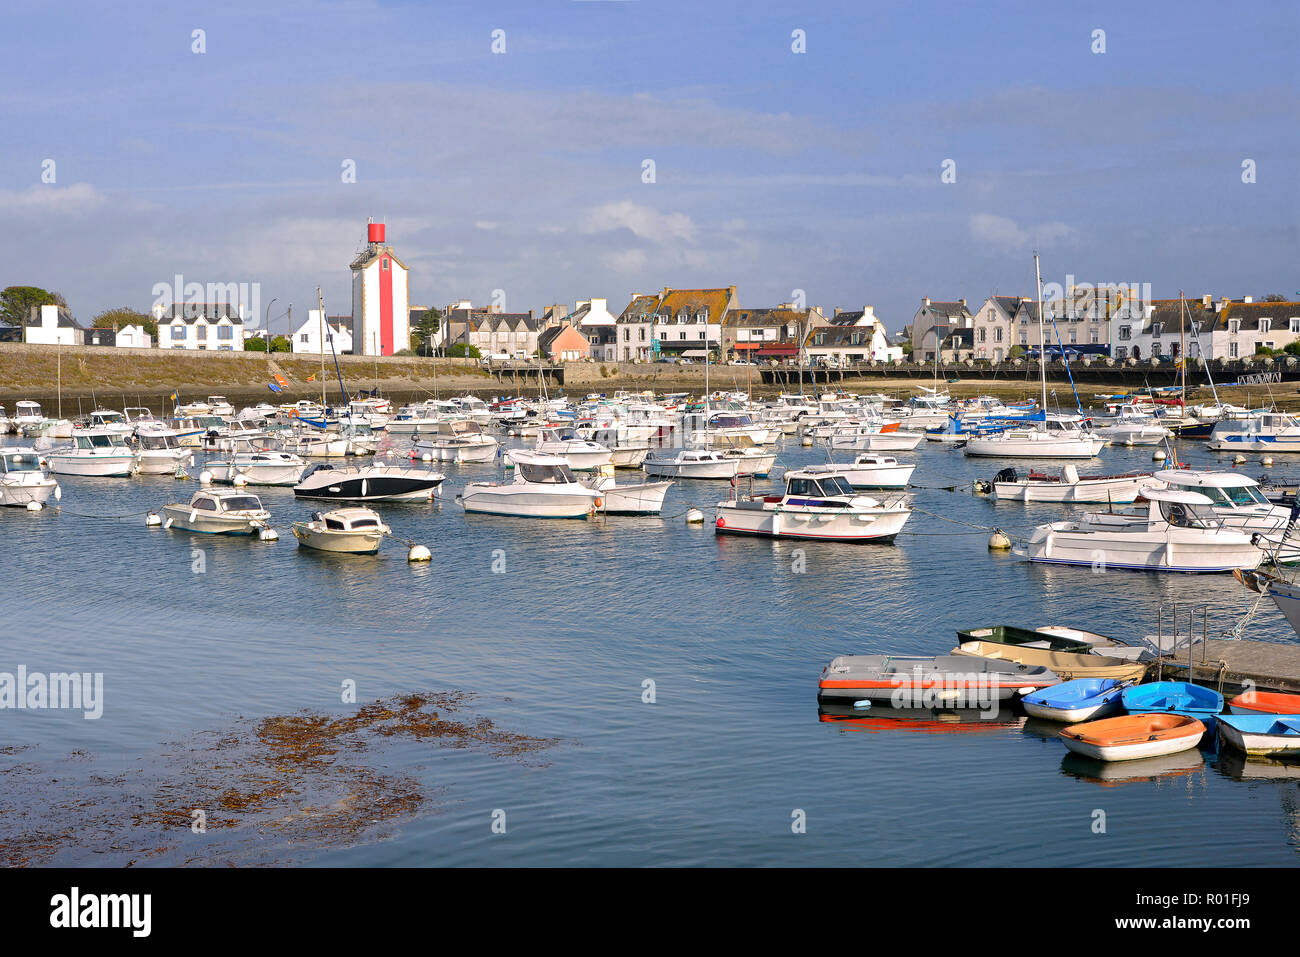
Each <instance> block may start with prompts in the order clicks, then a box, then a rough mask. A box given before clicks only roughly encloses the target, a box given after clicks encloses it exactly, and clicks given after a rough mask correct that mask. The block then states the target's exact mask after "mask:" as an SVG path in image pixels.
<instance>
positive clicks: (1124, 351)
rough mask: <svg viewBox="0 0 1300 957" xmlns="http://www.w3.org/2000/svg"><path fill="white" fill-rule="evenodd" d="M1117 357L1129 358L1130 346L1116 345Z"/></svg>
mask: <svg viewBox="0 0 1300 957" xmlns="http://www.w3.org/2000/svg"><path fill="white" fill-rule="evenodd" d="M1115 358H1116V359H1127V358H1128V346H1116V347H1115Z"/></svg>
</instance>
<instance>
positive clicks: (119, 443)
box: [72, 431, 126, 452]
mask: <svg viewBox="0 0 1300 957" xmlns="http://www.w3.org/2000/svg"><path fill="white" fill-rule="evenodd" d="M72 440H73V448H75V449H76V450H77V451H96V452H106V451H108V450H110V449H122V450H125V449H126V439H124V438H123V437H122V435H121V434H120V433H118V432H90V431H86V432H78V433H77V434H76V435H74V436H73V437H72Z"/></svg>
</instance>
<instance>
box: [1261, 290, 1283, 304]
mask: <svg viewBox="0 0 1300 957" xmlns="http://www.w3.org/2000/svg"><path fill="white" fill-rule="evenodd" d="M1260 302H1286V296H1284V295H1282V294H1281V293H1280V292H1272V293H1269V294H1268V295H1267V296H1265V297H1264V298H1263V299H1261V300H1260Z"/></svg>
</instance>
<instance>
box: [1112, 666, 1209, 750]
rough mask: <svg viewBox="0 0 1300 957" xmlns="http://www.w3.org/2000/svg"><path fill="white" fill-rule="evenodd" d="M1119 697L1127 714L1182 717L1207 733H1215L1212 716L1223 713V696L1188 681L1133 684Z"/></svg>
mask: <svg viewBox="0 0 1300 957" xmlns="http://www.w3.org/2000/svg"><path fill="white" fill-rule="evenodd" d="M1120 697H1121V700H1122V701H1123V703H1124V710H1125V711H1127V712H1128V713H1129V714H1185V715H1188V716H1189V717H1192V718H1196V719H1197V720H1198V721H1200V722H1201V723H1202V724H1203V725H1205V730H1206V731H1207V732H1208V733H1210V734H1213V733H1214V718H1215V715H1217V714H1219V712H1221V711H1222V710H1223V695H1221V694H1219V692H1217V691H1215V690H1214V689H1213V688H1202V687H1201V686H1200V685H1194V684H1192V683H1190V682H1187V681H1153V682H1151V683H1150V684H1145V685H1134V686H1133V687H1131V688H1125V689H1124V691H1123V692H1122V694H1121V696H1120ZM1210 740H1211V741H1212V740H1213V738H1211V739H1210Z"/></svg>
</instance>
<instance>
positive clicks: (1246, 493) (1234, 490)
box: [1196, 485, 1270, 505]
mask: <svg viewBox="0 0 1300 957" xmlns="http://www.w3.org/2000/svg"><path fill="white" fill-rule="evenodd" d="M1196 491H1198V492H1200V493H1201V494H1202V495H1204V496H1205V497H1206V498H1208V499H1209V500H1210V501H1211V502H1213V503H1214V504H1215V505H1268V504H1270V502H1269V500H1268V499H1266V498H1265V497H1264V495H1263V493H1262V492H1260V490H1259V489H1258V488H1256V487H1255V486H1253V485H1238V486H1234V487H1229V488H1210V487H1208V486H1197V487H1196Z"/></svg>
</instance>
